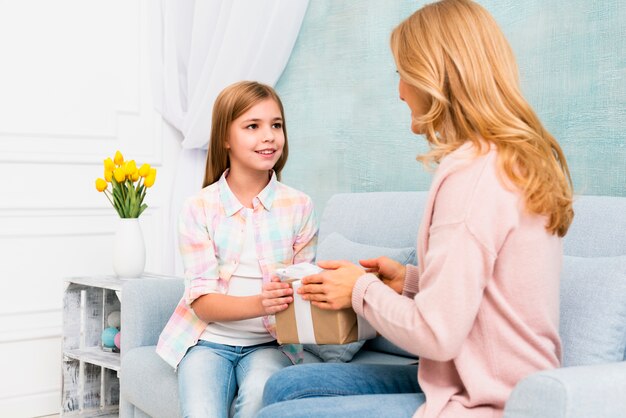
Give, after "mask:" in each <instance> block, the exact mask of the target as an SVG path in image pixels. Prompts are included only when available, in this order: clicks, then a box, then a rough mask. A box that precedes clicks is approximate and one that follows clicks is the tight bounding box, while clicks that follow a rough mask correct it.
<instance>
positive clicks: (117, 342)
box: [113, 332, 122, 348]
mask: <svg viewBox="0 0 626 418" xmlns="http://www.w3.org/2000/svg"><path fill="white" fill-rule="evenodd" d="M120 338H122V333H121V332H118V333H117V334H115V338H113V342H114V343H115V346H116V347H117V348H120Z"/></svg>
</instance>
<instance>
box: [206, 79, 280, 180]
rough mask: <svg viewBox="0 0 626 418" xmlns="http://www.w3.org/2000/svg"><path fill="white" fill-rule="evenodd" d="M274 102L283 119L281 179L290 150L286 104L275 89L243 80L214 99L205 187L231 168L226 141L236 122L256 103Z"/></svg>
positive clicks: (275, 170)
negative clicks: (283, 141)
mask: <svg viewBox="0 0 626 418" xmlns="http://www.w3.org/2000/svg"><path fill="white" fill-rule="evenodd" d="M267 99H271V100H274V101H275V102H276V104H277V105H278V108H279V109H280V116H281V117H282V119H283V121H282V126H283V134H284V135H285V145H284V146H283V151H282V154H281V156H280V158H279V159H278V161H277V162H276V164H275V165H274V167H273V170H274V172H275V173H276V177H277V178H278V180H280V173H281V171H282V169H283V167H285V163H287V156H288V155H289V147H288V146H287V126H286V122H285V111H284V110H283V104H282V102H281V101H280V98H279V97H278V94H276V91H274V89H273V88H271V87H270V86H267V85H265V84H261V83H257V82H256V81H240V82H237V83H234V84H231V85H230V86H228V87H226V88H225V89H224V90H222V92H221V93H220V94H219V95H218V96H217V98H216V99H215V103H214V104H213V122H212V125H211V139H210V140H209V152H208V153H207V158H206V169H205V173H204V182H203V184H202V187H206V186H208V185H209V184H213V183H215V182H216V181H218V180H219V179H220V177H221V175H222V173H224V171H225V170H226V169H227V168H229V167H230V160H229V158H228V150H227V149H226V140H227V139H228V132H229V130H230V126H231V125H232V123H233V121H234V120H235V119H237V118H238V117H239V116H241V115H243V114H244V113H246V112H247V111H248V110H249V109H250V108H251V107H252V106H254V105H256V104H257V103H259V102H261V101H263V100H267Z"/></svg>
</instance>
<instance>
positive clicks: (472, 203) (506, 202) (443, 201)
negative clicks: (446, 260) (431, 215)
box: [433, 146, 522, 224]
mask: <svg viewBox="0 0 626 418" xmlns="http://www.w3.org/2000/svg"><path fill="white" fill-rule="evenodd" d="M477 151H478V152H477ZM433 182H434V186H435V187H434V192H435V193H436V200H435V206H436V207H437V208H438V209H439V210H440V211H439V215H440V216H441V217H442V219H441V220H442V221H444V220H446V221H447V222H451V223H452V222H453V221H456V222H461V221H463V222H466V223H467V222H469V223H472V224H473V223H479V224H483V223H488V222H489V220H493V219H494V218H498V219H502V218H507V221H508V222H510V223H516V222H517V219H518V217H519V213H520V211H521V209H522V205H521V193H520V191H519V190H517V189H515V188H514V187H512V186H511V185H510V184H508V182H507V180H506V177H505V175H504V174H503V173H501V172H500V168H499V163H498V151H497V148H496V147H489V148H488V149H486V150H485V149H483V150H482V151H481V150H477V149H476V148H475V147H472V146H463V147H461V148H459V149H458V150H456V151H454V152H453V153H451V154H449V155H448V156H446V157H445V158H444V159H443V160H442V162H441V164H440V166H439V169H438V170H437V173H436V175H435V178H434V179H433Z"/></svg>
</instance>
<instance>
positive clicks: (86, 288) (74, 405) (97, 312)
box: [61, 273, 165, 417]
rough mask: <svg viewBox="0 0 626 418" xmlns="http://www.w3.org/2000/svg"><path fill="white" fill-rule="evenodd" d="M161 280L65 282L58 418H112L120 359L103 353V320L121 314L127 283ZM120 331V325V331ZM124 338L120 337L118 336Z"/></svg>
mask: <svg viewBox="0 0 626 418" xmlns="http://www.w3.org/2000/svg"><path fill="white" fill-rule="evenodd" d="M143 278H165V277H164V276H159V275H156V274H151V273H144V275H143V276H142V277H140V278H136V279H120V278H117V277H114V276H94V277H72V278H68V279H66V282H67V288H66V290H65V294H64V296H63V338H62V341H63V343H62V344H63V347H62V353H63V367H62V373H63V377H62V379H63V382H62V403H61V416H62V417H116V416H117V414H118V409H119V408H118V404H119V388H120V386H119V378H118V373H119V371H120V354H119V353H114V352H110V351H107V350H105V349H103V348H102V341H101V335H102V331H103V330H104V328H106V327H107V326H108V324H107V317H108V315H109V314H110V313H111V312H113V311H121V305H122V304H121V299H122V294H121V292H122V285H123V284H124V281H126V280H141V279H143ZM120 329H121V330H122V329H123V324H121V325H120ZM122 332H123V331H122Z"/></svg>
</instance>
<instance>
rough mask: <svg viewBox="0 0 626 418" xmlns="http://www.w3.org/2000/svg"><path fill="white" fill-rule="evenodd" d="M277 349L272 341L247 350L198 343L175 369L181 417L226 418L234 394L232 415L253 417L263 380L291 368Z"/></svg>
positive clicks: (260, 395) (260, 403)
mask: <svg viewBox="0 0 626 418" xmlns="http://www.w3.org/2000/svg"><path fill="white" fill-rule="evenodd" d="M277 347H278V344H276V342H275V341H272V342H269V343H265V344H259V345H253V346H249V347H241V346H232V345H223V344H215V343H211V342H208V341H204V340H200V341H198V344H196V345H195V346H193V347H191V348H190V349H189V351H187V353H186V354H185V357H183V359H182V361H181V362H180V364H179V366H178V391H179V396H180V408H181V412H182V415H183V417H202V418H206V417H215V418H218V417H220V418H227V417H228V415H229V411H230V409H231V403H232V401H233V399H234V397H235V394H237V400H236V402H235V405H234V416H235V417H237V418H252V417H254V416H255V414H256V413H257V412H258V411H259V409H261V406H262V396H263V387H264V386H265V382H266V381H267V379H269V377H270V376H271V375H272V374H273V373H275V372H277V371H278V370H280V369H282V368H284V367H287V366H289V365H291V361H290V360H289V358H288V357H287V356H286V355H285V354H283V352H282V351H279V350H278V349H277ZM151 383H152V384H157V385H158V382H151Z"/></svg>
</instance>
